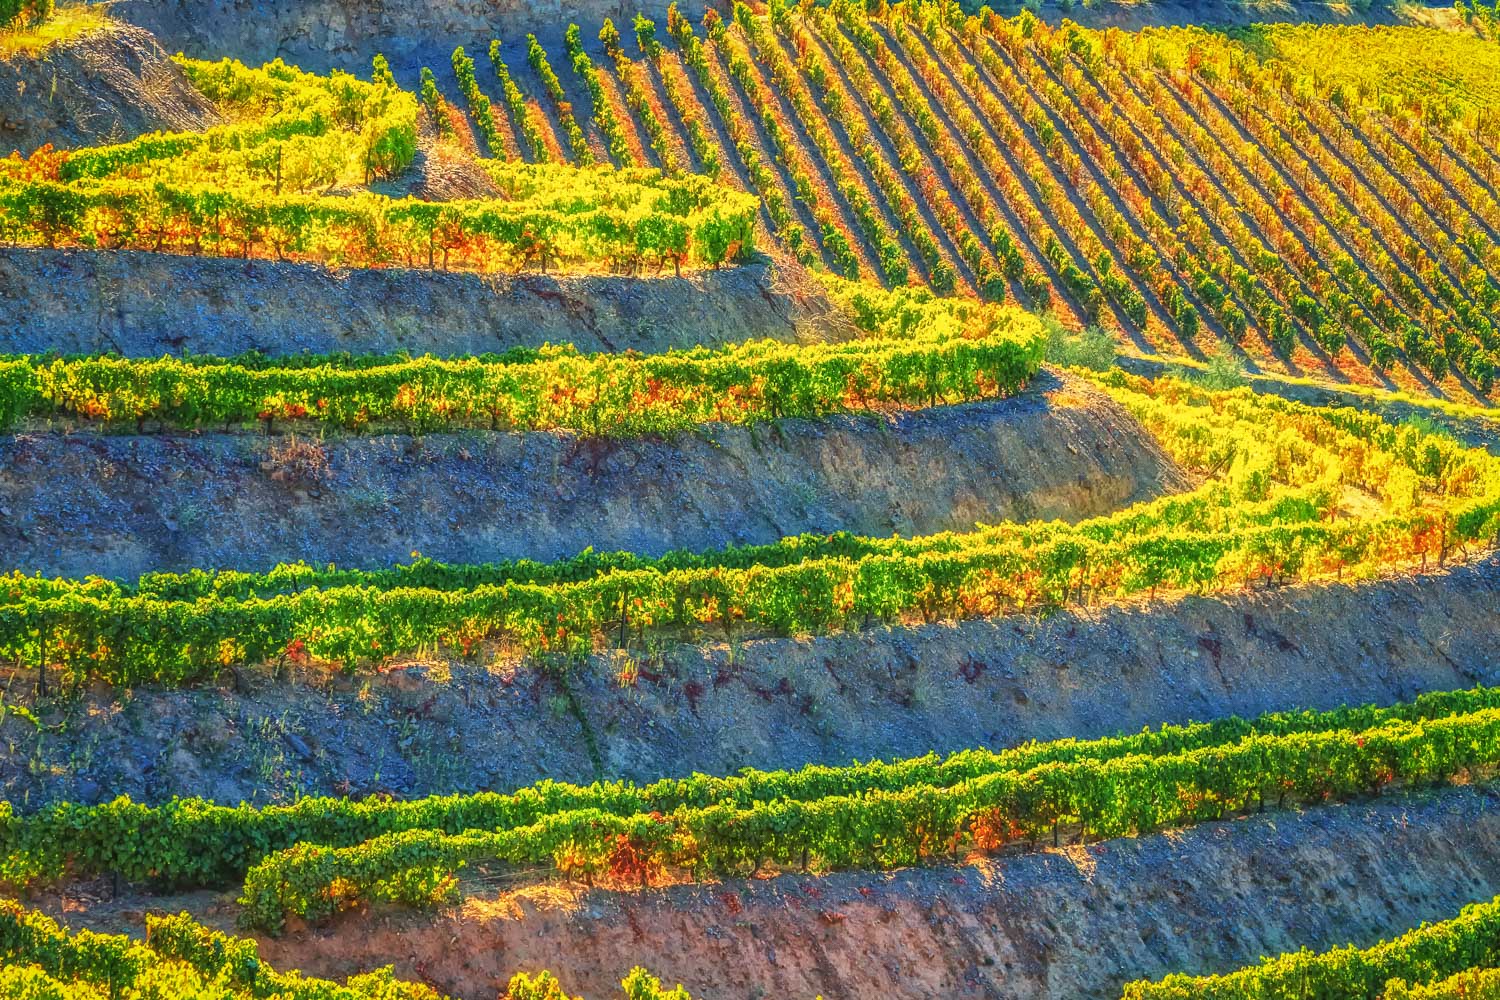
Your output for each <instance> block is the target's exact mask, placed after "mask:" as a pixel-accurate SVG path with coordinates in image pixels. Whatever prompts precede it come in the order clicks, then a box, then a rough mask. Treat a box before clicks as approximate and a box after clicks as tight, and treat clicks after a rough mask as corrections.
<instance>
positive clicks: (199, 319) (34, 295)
mask: <svg viewBox="0 0 1500 1000" xmlns="http://www.w3.org/2000/svg"><path fill="white" fill-rule="evenodd" d="M853 334H854V330H853V328H852V326H851V324H850V323H849V321H848V319H847V318H846V317H844V315H843V314H841V313H838V312H836V311H835V310H834V308H833V307H832V306H831V305H830V304H829V302H828V301H827V299H826V297H825V296H824V295H823V293H822V289H821V287H820V286H818V285H817V284H816V283H815V282H813V281H812V279H810V278H808V277H807V276H806V275H805V274H802V273H800V271H799V270H798V269H797V268H795V267H793V266H786V265H782V264H775V263H772V262H770V260H769V259H766V258H762V259H759V260H757V261H755V262H752V263H750V264H746V265H744V266H742V267H733V268H723V269H721V270H717V271H700V272H695V273H690V274H688V275H685V276H683V277H681V278H674V277H671V275H670V273H668V274H667V275H666V276H662V277H651V278H645V279H642V278H627V277H613V276H608V275H595V276H582V275H578V276H557V275H544V274H520V275H479V274H468V273H459V272H452V271H420V270H403V269H396V268H392V269H386V270H346V271H332V270H329V269H328V268H325V267H322V266H320V265H316V264H284V263H275V262H272V261H263V260H251V261H245V260H228V259H217V258H204V257H186V256H175V255H170V254H155V253H143V252H136V251H129V252H125V251H114V252H111V251H88V250H44V249H16V248H0V353H7V354H44V353H46V352H49V351H57V352H59V353H62V354H97V353H106V352H110V353H116V354H122V355H126V356H133V357H160V356H162V355H163V354H180V353H188V354H212V355H217V356H220V357H223V356H230V355H235V354H241V353H244V352H247V351H259V352H261V353H262V354H267V355H284V354H327V353H332V352H337V351H349V352H352V353H365V354H382V353H394V352H400V351H406V352H410V353H411V354H414V355H421V354H433V355H437V356H442V357H446V356H459V355H471V354H483V353H485V352H490V351H495V352H498V351H504V350H507V349H509V348H512V347H518V346H520V347H539V346H541V345H542V344H545V343H552V344H568V343H571V344H573V345H575V346H576V347H577V348H578V349H579V350H580V351H584V352H593V351H615V350H622V351H623V350H626V349H632V348H633V349H635V350H639V351H664V350H669V349H672V348H682V347H693V346H696V345H698V344H704V345H707V346H717V345H720V344H726V343H737V342H739V341H744V340H758V339H767V338H769V339H774V340H782V341H790V342H799V343H804V342H811V341H825V340H842V339H847V338H848V337H850V336H852V335H853Z"/></svg>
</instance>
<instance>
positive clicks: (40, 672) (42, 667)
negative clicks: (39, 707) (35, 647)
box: [36, 632, 47, 700]
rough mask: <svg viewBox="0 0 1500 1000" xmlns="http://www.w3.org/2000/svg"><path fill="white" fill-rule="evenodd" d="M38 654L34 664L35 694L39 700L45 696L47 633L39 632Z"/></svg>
mask: <svg viewBox="0 0 1500 1000" xmlns="http://www.w3.org/2000/svg"><path fill="white" fill-rule="evenodd" d="M39 652H40V654H41V655H40V656H39V657H38V659H37V665H36V696H37V699H38V700H40V699H42V698H45V697H47V633H46V632H42V633H41V648H40V650H39Z"/></svg>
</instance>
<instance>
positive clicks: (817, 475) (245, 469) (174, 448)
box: [0, 374, 1184, 577]
mask: <svg viewBox="0 0 1500 1000" xmlns="http://www.w3.org/2000/svg"><path fill="white" fill-rule="evenodd" d="M285 446H286V439H284V438H276V439H267V438H265V437H264V436H261V435H256V434H247V435H238V436H237V435H224V434H203V435H199V436H150V435H148V436H119V437H111V436H97V435H86V436H85V435H76V436H66V435H61V434H50V433H48V434H34V435H23V436H18V437H9V438H0V571H5V570H11V569H20V570H23V571H25V572H28V573H32V572H41V573H44V574H58V575H84V574H97V575H100V576H111V577H135V576H138V575H140V574H141V573H143V572H147V571H150V570H170V569H188V568H192V567H212V568H241V569H257V568H268V567H270V566H272V565H275V564H276V563H278V562H288V561H295V560H299V559H304V560H307V561H308V562H310V563H313V564H319V563H327V562H335V563H338V564H339V565H349V566H366V567H370V566H389V565H392V564H393V563H396V562H399V561H406V560H407V559H409V558H410V555H411V553H412V552H413V551H418V552H421V553H422V554H424V555H426V556H429V557H432V558H434V559H439V560H444V561H450V562H485V561H490V560H497V559H505V558H517V557H527V558H533V559H553V558H557V557H560V556H568V555H573V554H575V553H577V552H579V551H581V550H582V549H584V548H586V547H588V546H593V547H594V548H595V549H597V550H600V551H609V550H617V549H623V550H629V551H634V552H638V553H643V554H657V553H660V552H662V551H665V550H667V549H674V548H684V549H693V550H702V549H708V548H717V547H722V546H724V545H726V544H729V543H751V542H755V543H761V542H772V541H776V540H778V539H780V538H782V537H783V536H786V535H793V534H800V533H802V532H807V531H815V532H830V531H836V530H840V529H842V530H848V531H853V532H856V533H859V534H865V535H889V534H890V533H891V532H892V531H900V532H902V533H903V534H928V533H932V532H937V531H944V530H949V529H964V530H967V529H971V528H972V527H973V525H974V523H975V522H976V521H985V522H991V523H993V522H999V521H1007V520H1019V519H1031V518H1041V519H1051V518H1063V519H1067V520H1078V519H1080V518H1085V517H1091V516H1095V515H1099V514H1104V513H1108V512H1110V511H1113V510H1116V509H1118V508H1119V507H1122V506H1125V505H1126V504H1129V503H1133V502H1135V501H1138V500H1142V499H1146V498H1150V497H1154V496H1158V495H1160V494H1162V493H1168V492H1173V491H1175V490H1178V489H1180V488H1182V487H1183V485H1184V479H1183V476H1182V474H1181V473H1180V472H1179V471H1178V470H1177V469H1176V467H1175V466H1174V465H1173V464H1172V463H1171V462H1170V460H1169V459H1167V458H1166V456H1165V455H1164V454H1163V453H1162V452H1161V450H1160V448H1159V447H1158V446H1157V445H1156V443H1155V441H1154V440H1153V439H1152V438H1151V437H1150V436H1149V435H1148V434H1147V433H1146V431H1145V430H1144V429H1143V428H1142V427H1141V426H1140V425H1139V424H1138V423H1137V422H1136V421H1135V420H1134V419H1133V418H1132V417H1131V416H1130V415H1129V414H1128V413H1127V412H1126V411H1125V410H1124V408H1123V407H1121V406H1119V405H1117V404H1116V403H1114V402H1113V401H1111V400H1110V399H1108V397H1106V396H1104V395H1103V394H1102V393H1100V392H1098V391H1097V390H1095V389H1093V388H1091V387H1089V386H1087V385H1086V384H1085V383H1082V382H1080V381H1078V380H1075V379H1071V378H1067V379H1063V378H1059V377H1057V376H1053V375H1050V374H1044V375H1042V376H1040V377H1039V378H1038V379H1037V381H1036V384H1034V385H1033V387H1032V388H1030V389H1028V390H1027V391H1026V392H1024V393H1022V394H1021V395H1019V396H1017V397H1015V398H1013V399H1010V400H1002V401H995V402H988V403H976V404H971V405H964V406H953V407H937V408H934V409H928V410H919V411H912V412H903V413H899V414H896V415H894V416H890V417H886V416H875V415H868V414H867V415H862V416H850V417H838V418H833V419H829V420H823V421H810V420H789V421H783V422H782V423H780V424H779V425H776V426H774V427H773V426H769V425H766V426H761V427H757V428H754V429H752V428H749V427H743V426H725V425H710V426H705V427H704V428H702V429H700V430H699V431H696V432H693V433H683V434H680V435H677V436H675V437H673V438H671V439H667V440H661V439H637V440H620V441H604V440H598V439H595V440H583V439H579V438H576V437H573V436H571V435H562V434H552V433H529V434H492V433H482V432H476V433H469V434H453V435H433V436H431V437H427V438H423V439H421V440H416V439H413V438H409V437H389V436H386V437H373V438H340V439H336V440H334V439H330V440H329V441H327V442H325V443H323V444H322V445H320V446H319V447H321V448H322V449H323V451H324V452H325V454H326V458H327V463H328V467H329V472H328V474H327V476H326V477H322V478H319V479H317V480H316V481H315V482H308V481H307V479H306V478H305V477H304V479H303V481H301V482H296V481H288V480H286V478H285V474H286V472H287V470H288V468H289V467H290V468H301V467H298V466H295V465H291V466H289V464H288V463H287V462H286V461H283V460H277V459H274V458H268V456H271V455H273V453H276V451H277V449H284V448H285ZM298 474H299V475H301V473H300V472H299V473H298ZM278 475H280V476H281V477H282V478H280V479H278V478H277V477H278Z"/></svg>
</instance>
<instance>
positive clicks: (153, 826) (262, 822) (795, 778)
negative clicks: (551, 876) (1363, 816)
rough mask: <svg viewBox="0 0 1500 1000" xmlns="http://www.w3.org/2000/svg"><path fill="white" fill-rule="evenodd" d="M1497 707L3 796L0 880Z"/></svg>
mask: <svg viewBox="0 0 1500 1000" xmlns="http://www.w3.org/2000/svg"><path fill="white" fill-rule="evenodd" d="M1494 709H1500V690H1496V689H1486V688H1476V689H1474V690H1471V691H1458V692H1435V693H1431V694H1427V695H1422V696H1420V697H1418V698H1417V699H1415V700H1414V701H1412V702H1409V703H1403V704H1397V705H1393V706H1390V707H1385V708H1377V707H1374V706H1363V707H1352V708H1340V709H1335V710H1333V711H1328V712H1277V713H1271V714H1267V715H1262V716H1260V717H1258V718H1255V719H1250V720H1244V719H1239V718H1232V717H1231V718H1227V719H1220V720H1216V721H1214V722H1204V723H1192V724H1189V725H1181V726H1178V725H1165V726H1162V727H1160V728H1159V729H1156V730H1146V731H1143V732H1140V733H1130V734H1124V735H1120V736H1113V737H1106V738H1103V739H1095V740H1074V739H1065V740H1056V741H1052V742H1047V743H1026V744H1023V745H1021V746H1018V747H1015V748H1012V749H1009V750H1003V751H990V750H983V749H979V750H966V751H962V752H960V753H955V754H952V755H949V756H948V757H946V758H940V757H938V756H937V755H935V754H927V755H925V756H923V757H915V758H910V759H907V760H899V761H890V762H886V761H872V762H869V763H865V764H856V765H852V766H848V767H824V766H810V767H805V768H802V769H799V770H795V771H769V772H767V771H755V770H745V771H742V772H740V773H738V774H735V775H731V776H725V777H715V776H710V775H694V776H692V777H689V778H681V779H677V778H670V779H664V780H661V781H656V782H653V783H651V784H649V785H644V786H636V785H633V784H630V783H628V782H609V783H605V784H595V785H591V786H578V785H568V784H564V783H559V782H553V781H546V782H542V783H540V784H537V785H534V786H532V787H529V788H524V789H521V790H519V791H517V792H515V793H512V794H499V793H493V792H481V793H476V794H472V795H451V796H433V797H429V798H425V799H417V800H412V801H404V802H403V801H396V800H389V799H367V800H365V801H361V802H355V801H351V800H349V799H343V798H307V799H302V800H300V801H298V802H296V803H295V804H292V805H287V806H267V807H264V808H261V809H255V808H252V807H249V806H245V805H240V806H227V805H215V804H213V803H211V802H206V801H203V800H200V799H177V800H173V801H171V802H168V803H166V804H164V805H161V806H156V807H152V806H146V805H140V804H137V803H134V802H131V801H130V800H129V799H128V798H121V799H118V800H116V801H114V802H109V803H104V804H101V805H96V806H80V805H74V804H67V803H60V804H54V805H50V806H48V807H46V808H44V809H42V810H41V811H39V812H37V813H34V814H32V815H29V816H17V815H15V814H14V813H13V812H11V811H10V808H9V807H8V806H5V805H0V859H3V861H0V881H5V882H9V883H11V884H14V885H29V884H32V883H36V882H43V883H47V882H52V881H55V880H57V879H59V878H61V877H62V876H63V875H64V874H65V873H67V874H71V875H74V876H93V875H103V874H110V873H113V874H117V875H119V876H120V877H122V878H124V879H126V880H128V881H132V882H135V881H147V880H150V881H153V882H156V883H157V884H163V885H170V886H174V887H179V888H182V887H194V888H218V887H222V886H224V885H227V884H229V883H230V882H232V881H234V880H235V879H239V878H242V877H243V876H244V874H245V872H246V871H248V870H249V868H250V867H251V866H253V865H255V864H256V863H258V862H259V861H260V860H261V859H263V858H264V857H265V856H266V855H267V854H269V853H272V852H276V851H281V850H286V849H288V848H290V847H292V846H294V845H296V844H298V843H312V844H320V845H323V846H325V847H350V846H354V845H357V844H359V843H362V842H364V841H366V840H369V839H372V838H374V837H377V836H379V835H382V834H388V833H396V832H401V831H406V830H435V831H440V832H443V833H448V834H456V833H459V832H462V831H464V830H471V829H486V830H502V829H515V828H518V827H524V826H529V825H532V824H534V823H537V822H539V821H541V820H542V819H543V818H544V817H546V816H549V815H554V814H557V813H565V812H577V811H581V810H598V811H599V812H602V813H608V814H612V815H616V816H630V815H635V814H650V813H671V812H673V811H675V810H677V809H680V808H689V809H702V808H706V807H710V806H729V807H732V808H735V809H742V810H743V809H750V808H753V807H754V806H756V805H757V804H764V803H770V802H777V801H796V802H812V801H817V800H818V799H821V798H826V797H829V796H835V795H842V796H861V795H868V794H870V793H874V792H886V793H891V792H899V791H901V790H902V789H904V788H908V787H911V786H917V785H921V786H927V787H931V788H934V789H950V788H954V787H957V786H961V785H963V784H965V783H967V782H972V781H975V780H977V779H979V778H983V777H986V776H988V775H993V774H997V773H1002V772H1017V773H1020V772H1025V771H1029V770H1032V769H1034V768H1038V767H1042V766H1044V765H1048V764H1069V763H1077V762H1080V761H1089V760H1092V761H1098V762H1103V761H1111V760H1120V759H1123V758H1127V757H1167V756H1172V755H1177V754H1182V753H1187V752H1191V751H1195V750H1201V749H1206V748H1212V747H1227V746H1231V745H1233V744H1235V743H1238V742H1241V741H1243V740H1246V739H1250V738H1253V737H1257V736H1291V735H1296V734H1321V733H1330V732H1359V731H1364V730H1370V729H1377V728H1380V727H1383V726H1387V725H1390V724H1392V723H1409V724H1422V723H1425V722H1430V721H1432V720H1436V719H1442V718H1446V717H1450V716H1455V715H1464V714H1472V713H1475V712H1482V711H1486V710H1494Z"/></svg>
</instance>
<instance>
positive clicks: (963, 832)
mask: <svg viewBox="0 0 1500 1000" xmlns="http://www.w3.org/2000/svg"><path fill="white" fill-rule="evenodd" d="M1497 763H1500V711H1497V710H1493V709H1491V710H1486V711H1482V712H1478V713H1474V714H1470V715H1461V716H1453V717H1449V718H1445V719H1437V720H1432V721H1429V722H1425V723H1422V724H1420V725H1410V724H1406V723H1389V724H1387V725H1385V726H1382V727H1380V728H1376V729H1370V730H1363V731H1335V732H1325V733H1299V734H1292V735H1286V736H1271V735H1265V736H1253V737H1250V738H1247V739H1245V740H1242V741H1240V742H1237V743H1233V744H1229V745H1225V746H1218V747H1206V748H1201V749H1196V750H1190V751H1185V752H1182V753H1176V754H1166V755H1162V756H1157V757H1144V756H1128V757H1120V758H1115V759H1112V760H1105V761H1098V760H1091V759H1083V760H1078V761H1070V762H1054V763H1048V764H1043V765H1041V766H1039V767H1036V768H1032V769H1030V770H1026V771H999V772H995V773H992V774H987V775H984V776H982V777H978V778H974V779H971V780H968V781H964V782H962V783H961V784H958V785H953V786H949V787H946V788H937V787H933V786H931V785H925V784H912V785H908V786H906V787H904V788H902V789H900V790H898V791H884V790H879V791H870V792H866V793H864V794H856V795H838V794H834V795H829V796H827V797H824V798H819V799H813V800H806V801H800V800H791V799H786V800H776V801H771V802H760V803H756V804H754V805H752V806H750V807H749V808H738V807H736V806H734V805H731V804H720V805H713V806H707V807H702V808H690V807H687V806H680V807H679V808H677V809H676V810H674V811H673V812H671V813H660V812H652V813H637V814H634V815H628V816H621V815H617V814H613V813H606V812H601V811H599V810H596V809H584V810H574V811H567V812H559V813H553V814H550V815H547V816H545V817H543V818H541V819H540V820H538V821H537V822H536V823H533V824H531V825H529V826H524V827H516V828H511V829H503V830H490V829H483V828H473V829H469V830H466V831H464V832H461V833H458V834H448V833H445V832H442V831H438V830H411V831H405V832H401V833H392V834H387V835H384V836H381V837H378V838H376V839H374V840H371V841H369V842H368V843H365V844H361V845H359V846H356V847H342V848H330V847H324V846H320V845H312V844H301V845H298V846H296V847H293V848H291V849H289V850H286V851H283V852H280V853H278V854H273V855H270V856H268V857H267V858H266V859H265V860H263V861H261V862H260V863H259V864H257V865H256V866H254V867H253V868H251V869H250V871H249V872H248V873H247V874H246V877H245V891H244V894H243V896H242V897H241V899H240V903H241V905H242V906H244V907H245V916H246V918H247V919H248V920H250V921H251V922H253V923H254V924H255V925H257V926H259V927H261V928H263V929H266V930H270V931H272V932H275V931H278V930H280V928H281V927H282V926H283V923H284V921H285V919H286V917H287V916H289V915H296V916H298V917H301V918H303V919H311V920H320V919H326V918H328V917H330V916H332V915H334V914H335V913H337V912H339V911H340V910H342V909H345V908H347V907H350V906H358V905H364V904H367V903H371V902H394V903H401V904H405V905H411V906H425V905H432V904H434V903H437V902H442V901H449V900H452V899H453V898H455V897H456V895H457V893H458V885H459V883H458V879H457V875H458V873H459V872H460V871H461V870H462V869H464V868H466V867H470V866H474V865H484V866H495V865H499V866H506V867H511V866H519V867H528V868H534V867H536V866H539V865H541V866H550V867H555V868H556V869H557V870H559V871H560V872H562V873H563V874H567V875H574V876H583V877H585V878H589V879H591V878H593V877H596V876H602V875H605V874H606V873H607V874H609V875H610V876H611V877H612V878H615V879H617V880H618V879H627V880H629V879H639V881H640V883H641V884H642V885H645V884H649V883H650V882H651V881H653V880H654V878H655V877H656V876H657V875H659V874H663V873H666V872H668V871H682V872H689V873H692V874H693V875H695V876H700V877H701V876H703V875H707V874H709V873H715V874H721V875H722V874H733V875H739V876H745V875H752V874H754V873H756V872H758V871H760V870H761V868H762V867H764V866H765V865H767V864H771V865H774V866H777V867H780V868H791V869H796V868H800V869H801V870H803V871H806V870H809V869H816V870H820V871H822V870H830V869H841V868H889V867H899V866H905V865H911V864H917V863H921V862H923V861H925V860H929V859H933V858H938V857H962V856H963V855H964V854H965V853H967V852H969V851H992V850H995V849H997V848H999V847H1002V846H1004V845H1005V844H1008V843H1014V842H1018V841H1026V842H1030V843H1033V844H1035V843H1037V842H1039V841H1042V840H1044V839H1052V840H1054V841H1056V839H1057V838H1058V835H1059V831H1060V830H1061V829H1062V828H1064V827H1067V828H1070V829H1071V828H1074V827H1077V828H1078V830H1079V838H1080V840H1086V839H1089V838H1109V837H1119V836H1126V835H1130V834H1142V833H1148V832H1152V831H1155V830H1159V829H1162V828H1163V827H1166V826H1176V825H1181V824H1185V823H1196V822H1200V821H1205V820H1213V819H1221V818H1223V817H1224V816H1226V815H1233V814H1237V813H1241V812H1244V811H1247V810H1251V809H1258V808H1262V807H1263V806H1264V804H1265V803H1266V802H1267V801H1270V802H1273V803H1282V804H1284V803H1286V802H1288V801H1297V802H1315V803H1322V802H1327V801H1329V800H1336V799H1347V798H1349V797H1351V796H1356V795H1365V794H1370V793H1372V792H1378V791H1379V790H1380V789H1381V788H1383V787H1385V786H1387V785H1389V784H1391V783H1392V782H1400V783H1403V784H1405V783H1413V782H1418V783H1433V782H1443V781H1447V780H1450V779H1454V778H1457V777H1459V776H1468V775H1470V774H1472V773H1474V772H1478V771H1481V770H1484V771H1486V772H1487V771H1488V770H1489V769H1491V768H1493V767H1494V765H1495V764H1497ZM1184 995H1193V996H1198V997H1201V996H1203V995H1204V994H1203V993H1201V992H1200V993H1190V994H1184ZM1225 995H1226V996H1228V995H1230V994H1225Z"/></svg>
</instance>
